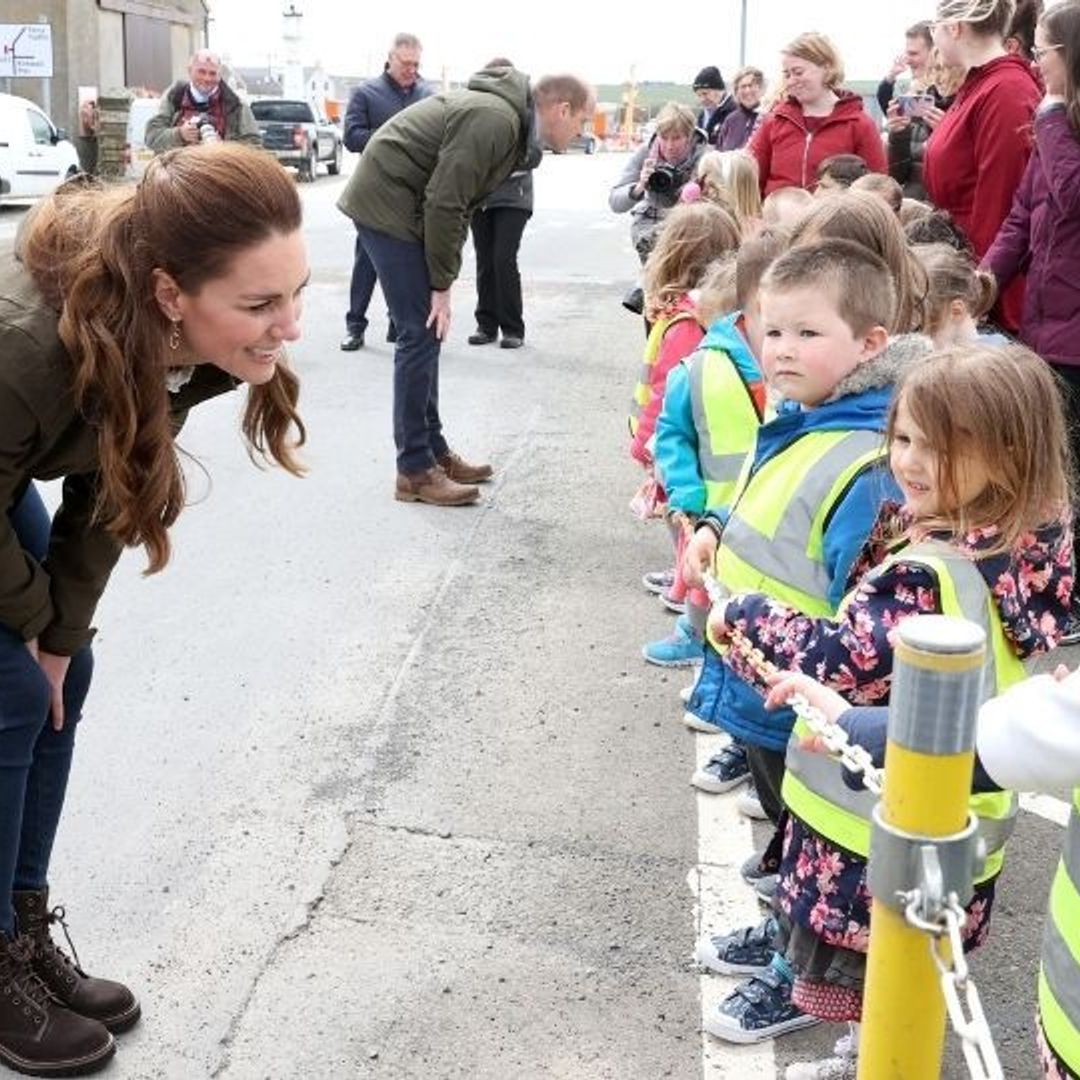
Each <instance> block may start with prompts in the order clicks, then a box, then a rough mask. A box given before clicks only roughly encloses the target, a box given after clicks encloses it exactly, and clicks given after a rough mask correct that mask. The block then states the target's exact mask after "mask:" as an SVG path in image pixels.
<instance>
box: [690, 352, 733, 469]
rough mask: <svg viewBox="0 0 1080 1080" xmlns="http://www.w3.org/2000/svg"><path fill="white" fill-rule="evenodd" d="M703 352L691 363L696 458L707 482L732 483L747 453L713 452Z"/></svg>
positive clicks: (691, 393)
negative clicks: (696, 439) (707, 414)
mask: <svg viewBox="0 0 1080 1080" xmlns="http://www.w3.org/2000/svg"><path fill="white" fill-rule="evenodd" d="M704 359H705V357H704V354H702V355H700V356H699V357H698V360H697V362H696V363H694V364H691V365H690V405H691V408H692V409H693V411H694V427H695V428H697V433H698V461H699V462H700V464H701V468H702V471H703V472H704V474H705V479H706V481H710V482H712V483H714V484H724V483H733V482H734V481H736V480H738V479H739V473H741V472H742V467H743V462H744V461H745V460H746V454H745V452H744V453H741V454H740V453H735V454H714V453H713V448H712V433H711V432H710V431H709V418H708V416H706V415H705V364H704V363H703V360H704Z"/></svg>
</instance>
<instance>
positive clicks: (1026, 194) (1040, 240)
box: [983, 0, 1080, 641]
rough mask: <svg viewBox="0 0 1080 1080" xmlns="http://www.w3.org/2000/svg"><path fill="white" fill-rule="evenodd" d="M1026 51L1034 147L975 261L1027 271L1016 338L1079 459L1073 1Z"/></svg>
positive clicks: (1079, 9)
mask: <svg viewBox="0 0 1080 1080" xmlns="http://www.w3.org/2000/svg"><path fill="white" fill-rule="evenodd" d="M1033 52H1034V54H1035V57H1036V59H1037V61H1038V64H1039V70H1040V72H1041V73H1042V77H1043V81H1044V83H1045V85H1046V97H1045V98H1043V101H1042V104H1041V105H1040V106H1039V109H1038V112H1037V113H1036V114H1035V148H1034V150H1033V151H1032V154H1031V158H1030V159H1029V161H1028V165H1027V171H1026V172H1025V173H1024V178H1023V180H1022V181H1021V182H1020V187H1019V188H1018V189H1017V192H1016V196H1015V198H1014V199H1013V204H1012V210H1011V211H1010V212H1009V216H1008V217H1007V218H1006V219H1005V221H1004V222H1003V223H1002V226H1001V229H1000V230H999V231H998V234H997V237H996V239H995V240H994V243H993V245H992V246H991V248H990V250H989V251H988V252H987V253H986V257H985V258H984V259H983V265H984V266H986V267H988V268H989V269H990V270H991V271H992V272H993V274H994V277H995V278H996V279H997V283H998V287H999V288H1001V289H1003V288H1005V286H1006V285H1008V284H1009V282H1010V281H1012V280H1013V279H1014V278H1015V277H1016V276H1017V275H1018V274H1023V273H1026V274H1027V289H1026V291H1025V293H1024V305H1023V313H1022V315H1021V319H1020V338H1021V340H1022V341H1023V342H1024V343H1025V344H1026V345H1029V346H1030V347H1031V348H1032V349H1033V350H1034V351H1035V352H1037V353H1038V354H1039V355H1040V356H1041V357H1042V358H1043V359H1044V360H1045V361H1047V363H1049V364H1050V366H1051V367H1052V368H1053V369H1054V370H1055V371H1056V372H1057V373H1058V375H1059V376H1060V377H1061V379H1062V380H1063V382H1064V384H1065V385H1066V387H1067V391H1068V395H1067V403H1068V407H1069V420H1070V423H1069V430H1070V432H1071V435H1072V440H1073V454H1074V457H1075V458H1076V460H1080V2H1077V0H1068V2H1067V3H1063V4H1059V5H1056V6H1055V7H1052V8H1051V9H1050V10H1049V11H1048V12H1047V13H1046V14H1045V15H1044V16H1043V17H1042V19H1041V20H1040V21H1039V23H1038V26H1037V27H1036V28H1035V48H1034V50H1033ZM1076 525H1077V535H1078V536H1080V521H1078V522H1076ZM1078 556H1080V552H1078ZM1073 621H1074V625H1073V626H1071V627H1069V638H1070V640H1071V641H1078V640H1080V618H1078V617H1077V614H1076V613H1075V611H1074V616H1073Z"/></svg>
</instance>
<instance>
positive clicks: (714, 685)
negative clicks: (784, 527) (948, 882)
mask: <svg viewBox="0 0 1080 1080" xmlns="http://www.w3.org/2000/svg"><path fill="white" fill-rule="evenodd" d="M930 348H931V343H930V342H929V340H928V339H926V338H923V337H919V336H917V335H905V336H902V337H899V338H895V339H893V341H891V342H890V344H889V346H888V348H886V350H885V351H884V352H883V353H882V354H881V356H879V357H877V358H876V359H874V360H872V361H870V362H868V363H866V364H863V365H862V366H861V367H859V368H857V369H856V370H855V371H854V372H852V373H851V375H849V376H848V377H847V378H846V379H845V380H843V382H841V383H840V385H839V386H838V387H837V389H836V393H835V394H834V396H833V397H832V398H830V399H829V400H828V401H826V402H824V403H823V404H821V405H819V406H818V407H817V408H814V409H802V408H800V407H798V406H793V405H792V404H791V403H785V404H784V405H782V406H781V408H780V410H779V415H778V416H777V417H776V419H775V420H771V421H769V422H768V423H767V424H763V425H762V427H761V428H760V430H759V431H758V439H757V445H756V446H755V448H754V459H753V472H757V470H758V469H759V468H760V467H761V466H762V465H763V464H764V463H765V462H767V461H770V460H771V459H772V458H774V457H775V456H776V455H777V454H779V453H780V452H781V451H782V450H784V449H786V448H787V447H788V446H790V445H791V444H792V443H793V442H795V441H796V440H797V439H799V438H800V437H801V436H803V435H805V434H806V433H808V432H811V431H880V432H881V433H882V437H883V438H884V432H885V424H886V419H887V416H888V411H889V404H890V402H891V400H892V395H893V388H894V385H895V383H896V381H897V379H898V378H899V376H900V375H901V374H902V373H903V371H904V370H906V368H907V367H909V366H911V364H913V363H914V362H917V360H918V359H920V358H921V357H922V356H925V355H926V353H927V352H929V351H930ZM753 472H752V474H751V475H753ZM751 482H752V481H751ZM898 498H902V495H901V493H900V489H899V488H898V486H897V484H896V481H895V480H894V479H893V478H892V474H891V473H890V472H889V469H888V463H887V461H884V460H883V461H882V463H881V464H880V465H879V466H876V467H873V468H869V469H866V470H865V471H864V472H862V473H860V474H859V476H858V477H857V478H856V479H855V480H854V482H853V483H852V484H851V485H850V486H849V487H848V489H847V491H846V492H845V493H844V494H843V496H842V497H841V499H840V501H839V502H838V503H837V504H836V506H835V507H834V508H833V511H832V514H831V515H830V517H829V520H828V521H827V523H826V526H825V534H824V537H823V542H824V558H825V566H826V569H827V571H828V574H829V580H830V582H831V585H830V587H829V594H828V598H829V602H830V604H832V606H833V607H834V608H835V607H837V606H838V605H839V603H840V601H841V600H842V599H843V598H844V596H845V594H846V593H847V591H848V587H849V580H848V579H849V577H850V574H851V568H852V566H853V564H854V563H855V560H856V558H857V557H858V555H859V552H860V551H861V550H862V548H863V545H864V544H865V543H866V540H867V538H868V537H869V535H870V530H871V529H872V528H873V525H874V522H875V521H876V520H877V516H878V510H879V509H880V507H881V504H882V503H883V502H884V501H885V500H886V499H898ZM714 516H716V517H718V518H720V519H722V520H726V518H727V508H725V509H724V510H723V511H721V512H719V513H717V514H715V515H714ZM721 542H722V541H721ZM688 707H689V709H690V711H691V712H692V713H693V714H694V715H695V716H697V717H699V718H700V719H702V720H705V721H706V722H708V723H711V724H716V725H717V726H718V727H720V728H723V730H725V731H727V732H730V733H731V734H732V735H733V736H734V737H735V738H737V739H742V740H743V741H745V742H747V743H751V744H753V745H755V746H761V747H764V748H765V749H767V750H775V751H779V752H783V751H784V749H785V748H786V747H787V743H788V738H789V736H790V735H791V729H792V726H793V725H794V723H795V714H794V713H793V712H792V711H791V710H790V709H777V710H776V711H774V712H767V711H766V710H765V704H764V700H763V699H762V697H761V696H760V695H759V694H758V692H757V691H756V690H755V689H754V688H753V687H751V686H750V685H748V684H747V683H746V682H744V681H743V680H742V679H741V678H739V676H738V675H736V674H735V672H734V671H732V669H731V668H730V667H728V665H727V664H726V663H724V661H723V660H722V659H721V657H720V656H719V655H718V654H717V653H716V651H715V650H714V649H712V647H711V646H709V645H708V643H706V646H705V665H704V667H703V668H702V671H701V676H700V678H699V679H698V681H697V685H696V686H695V687H694V692H693V694H692V695H691V697H690V703H689V706H688Z"/></svg>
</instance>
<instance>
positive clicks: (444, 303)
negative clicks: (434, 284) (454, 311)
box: [424, 289, 450, 341]
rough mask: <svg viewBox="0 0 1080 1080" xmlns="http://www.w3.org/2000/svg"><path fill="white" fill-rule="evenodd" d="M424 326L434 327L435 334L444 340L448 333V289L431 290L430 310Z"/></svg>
mask: <svg viewBox="0 0 1080 1080" xmlns="http://www.w3.org/2000/svg"><path fill="white" fill-rule="evenodd" d="M424 326H427V327H430V326H434V327H435V336H436V337H437V338H438V339H439V340H440V341H445V340H446V335H447V334H449V333H450V290H449V289H432V290H431V312H430V313H429V315H428V317H427V322H426V323H424Z"/></svg>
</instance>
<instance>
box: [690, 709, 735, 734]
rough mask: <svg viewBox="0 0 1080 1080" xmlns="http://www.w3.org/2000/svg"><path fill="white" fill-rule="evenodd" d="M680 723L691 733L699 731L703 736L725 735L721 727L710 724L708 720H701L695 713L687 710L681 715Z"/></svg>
mask: <svg viewBox="0 0 1080 1080" xmlns="http://www.w3.org/2000/svg"><path fill="white" fill-rule="evenodd" d="M682 722H683V723H684V724H685V725H686V726H687V727H688V728H689V729H690V730H691V731H700V732H702V734H704V735H724V734H726V733H725V731H724V729H723V728H722V727H719V726H718V725H716V724H710V723H709V721H708V720H702V719H701V717H700V716H698V715H697V714H696V713H692V712H690V710H689V709H688V710H687V711H686V712H684V713H683V715H682Z"/></svg>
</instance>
